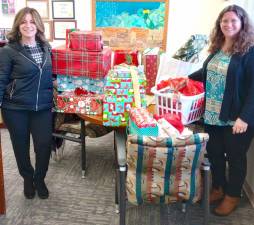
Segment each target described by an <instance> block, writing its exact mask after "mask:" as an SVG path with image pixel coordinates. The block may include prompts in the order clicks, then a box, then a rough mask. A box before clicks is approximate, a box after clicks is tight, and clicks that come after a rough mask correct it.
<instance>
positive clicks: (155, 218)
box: [0, 129, 254, 225]
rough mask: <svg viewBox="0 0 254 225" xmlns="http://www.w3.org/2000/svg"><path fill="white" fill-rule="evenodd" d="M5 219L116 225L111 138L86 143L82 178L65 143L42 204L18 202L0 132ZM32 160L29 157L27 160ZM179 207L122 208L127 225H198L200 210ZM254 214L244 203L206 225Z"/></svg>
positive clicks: (16, 223)
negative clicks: (232, 211)
mask: <svg viewBox="0 0 254 225" xmlns="http://www.w3.org/2000/svg"><path fill="white" fill-rule="evenodd" d="M1 137H2V149H3V157H4V176H5V191H6V205H7V214H6V215H3V216H0V224H1V225H83V224H84V225H117V224H118V218H119V217H118V214H116V213H115V211H114V210H115V205H114V182H115V180H114V179H115V172H114V153H113V150H112V149H113V135H112V133H111V134H108V135H106V136H104V137H101V138H97V139H87V159H88V169H87V174H86V179H82V178H81V166H80V145H79V144H77V143H73V142H69V141H67V142H66V146H65V150H64V156H63V158H62V160H61V161H60V162H55V161H54V160H52V159H51V162H50V167H49V172H48V176H47V179H46V182H47V184H48V188H49V190H50V197H49V199H47V200H40V199H39V198H38V197H37V196H36V197H35V199H33V200H27V199H25V198H24V196H23V181H22V179H21V177H20V176H19V174H18V171H17V167H16V162H15V159H14V154H13V150H12V147H11V144H10V140H9V135H8V132H7V131H6V130H4V129H3V130H1ZM31 155H33V154H31ZM180 208H181V206H180V205H179V204H174V205H171V206H159V205H158V206H153V205H145V206H139V207H136V206H132V205H128V208H127V225H166V224H167V225H201V224H202V209H201V207H200V205H198V204H195V205H192V206H190V207H189V208H188V210H187V213H185V214H184V213H182V212H181V211H180ZM253 215H254V210H253V208H252V207H251V205H250V203H249V202H248V200H247V199H246V198H245V197H244V198H243V199H242V201H241V205H240V207H239V208H238V209H237V210H236V211H235V212H234V213H233V214H232V215H231V216H229V217H226V218H221V217H216V216H213V215H211V223H210V225H254V216H253Z"/></svg>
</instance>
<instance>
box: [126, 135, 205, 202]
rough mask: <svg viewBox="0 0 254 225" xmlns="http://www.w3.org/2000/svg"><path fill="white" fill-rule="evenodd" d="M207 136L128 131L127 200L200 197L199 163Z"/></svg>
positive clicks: (144, 200)
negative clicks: (140, 134)
mask: <svg viewBox="0 0 254 225" xmlns="http://www.w3.org/2000/svg"><path fill="white" fill-rule="evenodd" d="M208 138H209V137H208V134H206V133H198V134H194V135H191V136H189V137H188V138H186V139H179V138H176V137H175V138H173V137H172V138H159V137H149V136H137V135H129V136H128V139H127V165H128V172H127V196H128V200H129V202H131V203H134V204H141V203H144V202H152V203H171V202H175V201H179V200H187V201H190V202H196V201H198V200H199V199H200V198H201V174H200V167H201V163H202V161H203V158H204V152H205V148H206V143H207V141H208Z"/></svg>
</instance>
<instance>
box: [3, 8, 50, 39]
mask: <svg viewBox="0 0 254 225" xmlns="http://www.w3.org/2000/svg"><path fill="white" fill-rule="evenodd" d="M27 14H31V15H32V17H33V19H34V23H35V25H36V28H37V33H36V37H35V38H36V40H37V41H40V42H42V43H45V42H47V41H46V38H45V35H44V31H45V28H44V24H43V22H42V19H41V16H40V14H39V13H38V11H37V10H36V9H33V8H29V7H25V8H23V9H21V10H20V11H19V12H18V13H17V15H16V16H15V19H14V23H13V25H12V29H11V31H10V32H9V33H8V34H7V39H8V41H9V42H19V41H20V40H21V34H20V31H19V26H20V24H21V23H22V21H23V19H24V17H25V16H26V15H27Z"/></svg>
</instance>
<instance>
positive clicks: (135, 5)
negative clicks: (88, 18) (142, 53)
mask: <svg viewBox="0 0 254 225" xmlns="http://www.w3.org/2000/svg"><path fill="white" fill-rule="evenodd" d="M168 1H169V0H92V28H93V30H102V33H103V40H104V42H105V44H106V45H109V46H110V47H112V48H115V49H117V48H126V49H134V48H137V49H145V48H152V47H160V48H162V49H164V50H165V49H166V40H167V27H168V9H169V2H168Z"/></svg>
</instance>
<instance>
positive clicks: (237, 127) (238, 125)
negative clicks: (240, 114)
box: [232, 118, 248, 134]
mask: <svg viewBox="0 0 254 225" xmlns="http://www.w3.org/2000/svg"><path fill="white" fill-rule="evenodd" d="M247 128H248V124H247V123H245V122H244V121H243V120H241V119H240V118H237V120H236V121H235V124H234V126H233V128H232V129H233V134H241V133H244V132H246V130H247Z"/></svg>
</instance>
